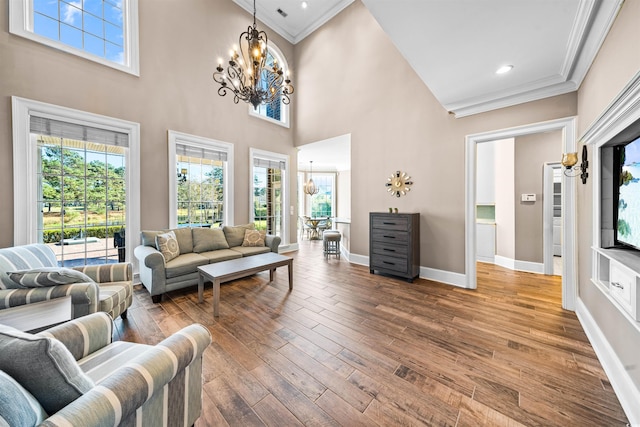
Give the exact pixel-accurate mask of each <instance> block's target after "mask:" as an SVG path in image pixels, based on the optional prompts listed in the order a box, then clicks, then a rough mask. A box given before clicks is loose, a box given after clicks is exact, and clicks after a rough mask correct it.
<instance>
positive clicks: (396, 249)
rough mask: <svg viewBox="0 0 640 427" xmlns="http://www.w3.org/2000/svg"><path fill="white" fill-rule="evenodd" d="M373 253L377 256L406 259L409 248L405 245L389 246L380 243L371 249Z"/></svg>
mask: <svg viewBox="0 0 640 427" xmlns="http://www.w3.org/2000/svg"><path fill="white" fill-rule="evenodd" d="M373 253H374V254H378V255H386V256H393V257H399V258H406V257H407V255H409V248H408V247H407V245H391V244H388V243H380V244H378V245H375V246H374V247H373Z"/></svg>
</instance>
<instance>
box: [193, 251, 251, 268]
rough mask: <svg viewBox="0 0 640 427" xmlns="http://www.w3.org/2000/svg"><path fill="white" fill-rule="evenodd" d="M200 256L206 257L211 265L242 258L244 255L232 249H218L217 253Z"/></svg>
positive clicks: (203, 253) (206, 253)
mask: <svg viewBox="0 0 640 427" xmlns="http://www.w3.org/2000/svg"><path fill="white" fill-rule="evenodd" d="M199 255H200V256H203V257H205V258H206V259H207V260H208V261H209V263H210V264H211V263H214V262H220V261H228V260H230V259H236V258H242V254H241V253H240V252H237V251H234V250H232V249H218V250H215V251H209V252H202V253H201V254H199Z"/></svg>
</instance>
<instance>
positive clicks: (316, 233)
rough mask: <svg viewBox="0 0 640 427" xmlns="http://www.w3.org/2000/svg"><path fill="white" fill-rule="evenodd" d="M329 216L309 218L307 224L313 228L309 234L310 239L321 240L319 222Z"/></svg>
mask: <svg viewBox="0 0 640 427" xmlns="http://www.w3.org/2000/svg"><path fill="white" fill-rule="evenodd" d="M328 219H329V218H327V217H319V218H307V225H308V226H309V228H310V229H311V233H310V234H309V240H320V239H321V236H320V232H319V229H318V224H320V222H321V221H327V220H328Z"/></svg>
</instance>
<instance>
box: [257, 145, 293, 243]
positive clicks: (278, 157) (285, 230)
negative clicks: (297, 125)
mask: <svg viewBox="0 0 640 427" xmlns="http://www.w3.org/2000/svg"><path fill="white" fill-rule="evenodd" d="M255 158H259V159H266V160H273V161H276V162H284V165H285V166H284V173H283V174H282V189H283V195H282V236H280V238H281V240H282V243H281V246H287V245H289V243H290V242H291V241H290V240H289V226H290V224H289V221H290V219H289V216H290V215H291V212H290V208H289V206H290V205H289V196H290V193H289V187H290V186H289V174H290V173H291V170H290V168H289V166H290V163H289V156H288V155H287V154H280V153H274V152H272V151H265V150H259V149H257V148H253V147H251V148H249V222H250V223H253V222H254V221H255V217H254V212H253V164H254V159H255Z"/></svg>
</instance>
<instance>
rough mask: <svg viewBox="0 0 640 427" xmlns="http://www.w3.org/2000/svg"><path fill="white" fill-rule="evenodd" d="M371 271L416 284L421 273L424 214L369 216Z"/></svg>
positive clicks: (374, 213)
mask: <svg viewBox="0 0 640 427" xmlns="http://www.w3.org/2000/svg"><path fill="white" fill-rule="evenodd" d="M369 270H370V271H371V273H374V272H379V273H386V274H392V275H394V276H399V277H403V278H405V279H407V280H408V281H409V282H411V281H413V279H415V278H416V277H418V275H419V274H420V214H419V213H380V212H370V213H369Z"/></svg>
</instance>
